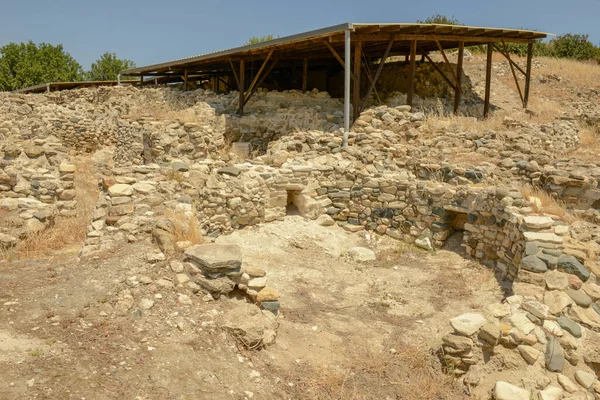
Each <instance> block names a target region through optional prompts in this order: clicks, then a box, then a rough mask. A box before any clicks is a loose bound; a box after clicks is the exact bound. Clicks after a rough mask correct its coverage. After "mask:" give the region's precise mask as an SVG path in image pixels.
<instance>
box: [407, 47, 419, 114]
mask: <svg viewBox="0 0 600 400" xmlns="http://www.w3.org/2000/svg"><path fill="white" fill-rule="evenodd" d="M416 63H417V41H416V40H412V41H411V42H410V72H409V74H408V93H407V94H406V104H408V105H409V106H411V107H412V105H413V97H414V94H415V70H416Z"/></svg>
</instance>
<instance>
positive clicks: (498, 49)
mask: <svg viewBox="0 0 600 400" xmlns="http://www.w3.org/2000/svg"><path fill="white" fill-rule="evenodd" d="M503 45H504V46H505V47H506V44H505V43H503ZM494 48H495V49H496V50H497V51H498V52H499V53H500V54H502V55H503V56H504V57H505V58H506V59H507V60H508V62H509V63H510V64H511V65H513V66H514V67H515V68H516V69H518V70H519V72H520V73H522V74H523V75H527V73H526V72H525V71H523V68H521V67H519V65H518V64H517V63H516V62H514V61H513V60H512V59H511V58H510V55H509V53H507V51H505V50H508V49H502V48H500V47H499V46H498V45H496V44H494Z"/></svg>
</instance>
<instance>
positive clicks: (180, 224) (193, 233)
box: [165, 209, 204, 245]
mask: <svg viewBox="0 0 600 400" xmlns="http://www.w3.org/2000/svg"><path fill="white" fill-rule="evenodd" d="M165 217H166V218H169V219H170V220H171V221H173V226H174V228H173V232H172V233H173V236H174V237H175V242H189V243H191V244H192V245H195V244H201V243H204V236H203V235H202V230H201V229H200V225H199V224H198V218H197V217H196V214H195V213H193V212H189V211H188V212H186V211H183V210H171V209H167V210H166V211H165Z"/></svg>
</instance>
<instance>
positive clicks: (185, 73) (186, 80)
mask: <svg viewBox="0 0 600 400" xmlns="http://www.w3.org/2000/svg"><path fill="white" fill-rule="evenodd" d="M187 90H188V70H187V68H186V69H185V70H184V71H183V91H184V92H187Z"/></svg>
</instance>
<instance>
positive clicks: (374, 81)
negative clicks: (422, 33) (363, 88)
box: [359, 37, 394, 114]
mask: <svg viewBox="0 0 600 400" xmlns="http://www.w3.org/2000/svg"><path fill="white" fill-rule="evenodd" d="M393 44H394V38H393V37H392V38H391V39H390V42H389V43H388V47H387V48H386V49H385V53H383V57H382V58H381V62H380V63H379V66H378V67H377V72H375V76H374V77H373V80H372V81H371V84H370V85H369V88H368V89H367V92H366V93H365V97H364V99H363V102H362V104H361V106H360V110H359V114H360V113H361V112H362V111H363V110H364V109H365V106H366V104H367V101H368V100H369V97H371V93H372V92H373V89H375V85H376V84H377V80H378V79H379V75H380V74H381V71H382V70H383V65H384V64H385V61H386V60H387V58H388V56H389V54H390V50H391V49H392V45H393Z"/></svg>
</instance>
